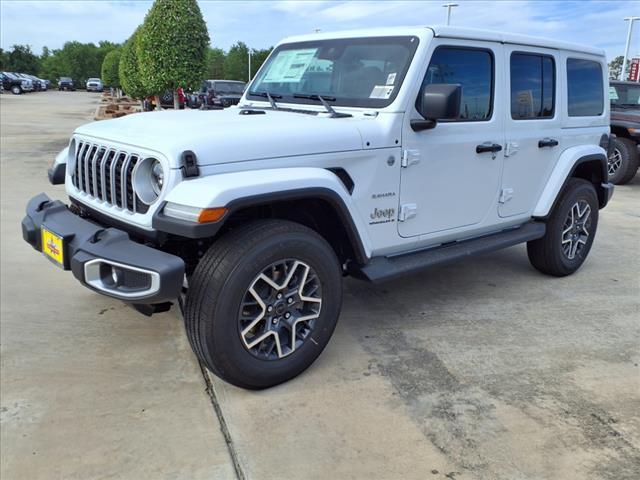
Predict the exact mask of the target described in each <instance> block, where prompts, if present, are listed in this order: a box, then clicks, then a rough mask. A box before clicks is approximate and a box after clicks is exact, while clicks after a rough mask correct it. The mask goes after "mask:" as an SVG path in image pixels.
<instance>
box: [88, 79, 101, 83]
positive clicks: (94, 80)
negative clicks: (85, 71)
mask: <svg viewBox="0 0 640 480" xmlns="http://www.w3.org/2000/svg"><path fill="white" fill-rule="evenodd" d="M99 81H100V79H99V78H90V79H89V80H87V82H99Z"/></svg>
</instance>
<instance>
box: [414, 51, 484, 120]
mask: <svg viewBox="0 0 640 480" xmlns="http://www.w3.org/2000/svg"><path fill="white" fill-rule="evenodd" d="M493 71H494V69H493V55H492V54H491V52H490V51H488V50H481V49H475V48H464V47H438V48H437V49H436V50H435V52H433V56H432V57H431V62H430V63H429V68H428V69H427V74H426V75H425V77H424V80H423V81H422V88H424V87H425V85H430V84H432V83H459V84H460V85H462V102H461V105H460V115H459V117H458V119H457V121H474V120H475V121H478V120H489V119H490V118H491V113H492V110H493V75H494V73H493ZM421 93H422V89H421ZM416 105H417V101H416Z"/></svg>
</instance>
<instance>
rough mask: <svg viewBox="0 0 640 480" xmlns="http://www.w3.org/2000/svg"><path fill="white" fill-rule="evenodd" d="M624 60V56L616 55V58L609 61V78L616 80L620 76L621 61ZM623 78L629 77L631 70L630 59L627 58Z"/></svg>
mask: <svg viewBox="0 0 640 480" xmlns="http://www.w3.org/2000/svg"><path fill="white" fill-rule="evenodd" d="M623 61H624V57H623V56H622V55H618V56H617V57H616V58H614V59H613V60H611V61H610V62H609V78H612V79H615V80H618V79H619V78H620V72H621V71H622V62H623ZM626 70H627V71H626V72H625V76H624V80H626V79H628V78H629V71H630V70H631V62H630V59H627V68H626Z"/></svg>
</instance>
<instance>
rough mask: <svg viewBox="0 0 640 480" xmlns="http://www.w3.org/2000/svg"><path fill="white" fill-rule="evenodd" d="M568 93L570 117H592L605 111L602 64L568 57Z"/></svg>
mask: <svg viewBox="0 0 640 480" xmlns="http://www.w3.org/2000/svg"><path fill="white" fill-rule="evenodd" d="M567 95H568V110H569V116H570V117H591V116H598V115H602V112H603V111H604V87H603V83H602V66H601V65H600V64H599V63H598V62H594V61H592V60H584V59H580V58H568V59H567Z"/></svg>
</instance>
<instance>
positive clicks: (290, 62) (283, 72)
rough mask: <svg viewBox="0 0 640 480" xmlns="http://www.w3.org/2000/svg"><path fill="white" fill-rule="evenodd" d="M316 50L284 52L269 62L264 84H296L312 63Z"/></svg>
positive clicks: (263, 80)
mask: <svg viewBox="0 0 640 480" xmlns="http://www.w3.org/2000/svg"><path fill="white" fill-rule="evenodd" d="M317 51H318V49H317V48H304V49H299V50H284V51H282V52H280V53H278V56H277V57H276V58H275V59H274V60H273V62H271V65H270V66H269V71H268V72H267V73H266V74H265V76H264V78H263V79H262V82H264V83H296V82H299V81H300V79H301V78H302V75H304V72H306V71H307V68H309V64H310V63H311V62H312V61H313V59H314V57H315V54H316V52H317Z"/></svg>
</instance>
